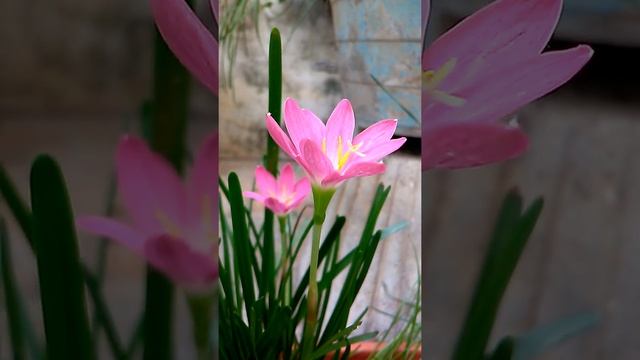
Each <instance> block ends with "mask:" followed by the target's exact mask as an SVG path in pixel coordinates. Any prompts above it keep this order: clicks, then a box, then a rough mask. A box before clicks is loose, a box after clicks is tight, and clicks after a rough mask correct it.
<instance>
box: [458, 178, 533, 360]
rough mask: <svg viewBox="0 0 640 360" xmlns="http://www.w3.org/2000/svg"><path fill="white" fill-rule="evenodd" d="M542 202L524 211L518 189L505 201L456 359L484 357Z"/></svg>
mask: <svg viewBox="0 0 640 360" xmlns="http://www.w3.org/2000/svg"><path fill="white" fill-rule="evenodd" d="M542 206H543V201H542V199H541V198H539V199H537V200H535V201H534V202H533V204H532V205H531V206H530V207H529V208H528V209H527V210H526V211H524V213H523V212H522V197H521V196H520V195H519V194H518V192H517V191H516V190H512V191H511V192H510V193H509V194H508V195H507V196H506V198H505V200H504V201H503V203H502V209H501V211H500V214H499V216H498V220H497V223H496V226H495V229H494V232H493V236H492V238H491V242H490V244H489V248H488V250H487V253H486V256H485V259H484V264H483V266H482V269H481V271H480V276H479V278H478V282H477V283H476V288H475V291H474V295H473V298H472V301H471V304H470V306H469V310H468V312H467V317H466V319H465V322H464V325H463V327H462V331H461V333H460V335H459V337H458V342H457V345H456V348H455V352H454V356H453V359H455V360H475V359H478V360H479V359H483V358H484V354H485V351H486V348H487V342H488V341H489V336H490V335H491V330H492V328H493V324H494V322H495V318H496V314H497V312H498V308H499V306H500V301H501V300H502V297H503V295H504V292H505V290H506V288H507V285H508V284H509V280H510V279H511V275H512V274H513V271H514V270H515V268H516V265H517V263H518V260H519V259H520V255H521V254H522V252H523V251H524V248H525V245H526V244H527V240H528V239H529V236H530V235H531V232H532V231H533V228H534V226H535V224H536V221H537V220H538V217H539V215H540V212H541V211H542Z"/></svg>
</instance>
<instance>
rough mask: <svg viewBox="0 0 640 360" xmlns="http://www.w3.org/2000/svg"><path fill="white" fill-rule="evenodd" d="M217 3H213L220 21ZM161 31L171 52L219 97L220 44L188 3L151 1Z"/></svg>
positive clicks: (213, 8)
mask: <svg viewBox="0 0 640 360" xmlns="http://www.w3.org/2000/svg"><path fill="white" fill-rule="evenodd" d="M218 5H219V4H218V0H210V6H211V11H212V13H213V16H214V18H215V19H216V21H217V19H218ZM151 12H152V13H153V18H154V20H155V22H156V26H157V27H158V31H160V34H161V35H162V38H163V39H164V41H165V42H166V43H167V45H168V46H169V48H170V49H171V51H172V52H173V53H174V54H175V56H176V57H177V58H178V60H180V62H181V63H182V65H184V67H186V68H187V69H188V70H189V71H190V72H191V73H192V74H193V76H195V77H196V78H197V79H198V80H199V81H200V82H202V83H203V84H204V85H205V86H206V87H207V88H208V89H209V90H210V91H211V92H212V93H214V94H218V41H217V40H216V39H215V38H214V37H213V35H211V33H210V32H209V30H207V28H206V27H205V26H204V25H203V24H202V22H201V21H200V19H198V17H197V16H196V14H195V13H194V12H193V10H192V9H191V8H190V7H189V5H188V4H187V3H186V1H185V0H151Z"/></svg>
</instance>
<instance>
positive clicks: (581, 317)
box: [513, 313, 598, 360]
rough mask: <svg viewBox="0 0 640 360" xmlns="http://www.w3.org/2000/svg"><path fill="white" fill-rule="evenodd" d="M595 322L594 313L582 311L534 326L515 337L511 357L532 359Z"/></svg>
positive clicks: (519, 359)
mask: <svg viewBox="0 0 640 360" xmlns="http://www.w3.org/2000/svg"><path fill="white" fill-rule="evenodd" d="M597 323H598V316H597V315H596V314H593V313H584V314H578V315H575V316H570V317H567V318H564V319H561V320H558V321H555V322H553V323H551V324H548V325H543V326H541V327H538V328H535V329H533V330H531V331H529V332H527V333H525V334H522V335H520V336H518V337H517V338H516V346H515V353H514V357H513V358H514V359H515V360H529V359H533V358H534V357H536V356H538V355H540V354H541V353H542V352H543V351H545V350H547V349H549V348H550V347H552V346H554V345H557V344H559V343H561V342H563V341H565V340H567V339H569V338H571V337H574V336H576V335H578V334H580V333H581V332H583V331H586V330H587V329H589V328H591V327H593V326H594V325H596V324H597Z"/></svg>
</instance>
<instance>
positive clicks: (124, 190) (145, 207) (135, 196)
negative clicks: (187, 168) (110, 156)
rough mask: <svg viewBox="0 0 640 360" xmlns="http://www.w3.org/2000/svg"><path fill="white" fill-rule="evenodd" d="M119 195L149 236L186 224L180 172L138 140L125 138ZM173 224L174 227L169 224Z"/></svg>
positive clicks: (120, 152) (121, 149)
mask: <svg viewBox="0 0 640 360" xmlns="http://www.w3.org/2000/svg"><path fill="white" fill-rule="evenodd" d="M116 172H117V178H118V191H119V192H120V197H121V198H122V201H123V203H124V206H125V208H126V209H127V212H128V214H129V216H131V218H132V219H133V221H134V222H135V224H136V226H138V227H139V228H140V229H141V231H142V232H144V235H145V236H150V235H154V234H158V233H163V232H166V230H167V228H166V227H167V226H169V225H171V226H173V227H180V226H182V225H184V224H185V223H186V213H187V206H186V194H185V190H184V187H183V184H182V182H181V179H180V178H179V177H178V175H177V174H176V172H175V171H174V170H173V168H172V167H171V165H169V163H167V161H166V160H164V158H162V157H161V156H160V155H158V154H155V153H153V152H151V150H149V148H148V147H147V145H146V144H145V143H144V142H143V141H142V140H140V139H139V138H136V137H134V136H125V137H123V138H122V140H121V141H120V143H119V144H118V150H117V154H116ZM169 223H170V224H169Z"/></svg>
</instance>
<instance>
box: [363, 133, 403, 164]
mask: <svg viewBox="0 0 640 360" xmlns="http://www.w3.org/2000/svg"><path fill="white" fill-rule="evenodd" d="M406 141H407V138H404V137H401V138H397V139H393V140H389V141H387V142H384V143H381V144H378V145H377V146H375V147H373V148H371V149H370V150H369V151H367V152H366V153H365V156H364V157H358V156H356V155H352V157H351V159H353V162H354V163H356V162H378V161H380V160H381V159H382V158H383V157H385V156H387V155H389V154H391V153H392V152H394V151H396V150H398V149H400V147H401V146H402V145H404V143H405V142H406Z"/></svg>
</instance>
